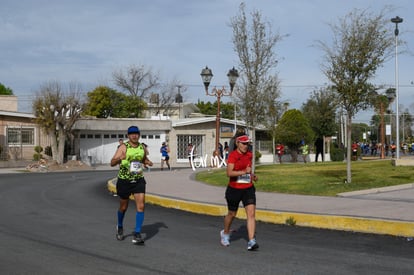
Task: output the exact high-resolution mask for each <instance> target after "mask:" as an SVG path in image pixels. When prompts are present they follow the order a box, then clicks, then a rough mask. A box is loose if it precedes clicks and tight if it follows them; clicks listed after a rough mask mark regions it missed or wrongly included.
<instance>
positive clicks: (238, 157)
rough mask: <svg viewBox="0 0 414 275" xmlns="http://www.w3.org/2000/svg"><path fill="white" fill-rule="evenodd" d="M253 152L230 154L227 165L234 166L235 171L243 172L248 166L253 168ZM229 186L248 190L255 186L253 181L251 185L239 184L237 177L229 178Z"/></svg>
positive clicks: (235, 151) (234, 152)
mask: <svg viewBox="0 0 414 275" xmlns="http://www.w3.org/2000/svg"><path fill="white" fill-rule="evenodd" d="M252 157H253V154H252V152H250V151H248V152H247V153H245V154H241V153H239V151H237V150H234V151H232V152H231V153H230V154H229V158H228V161H227V163H233V164H234V171H243V170H245V169H246V167H248V166H252ZM229 186H230V187H233V188H236V189H246V188H249V187H251V186H253V183H252V181H250V183H239V182H237V177H230V178H229Z"/></svg>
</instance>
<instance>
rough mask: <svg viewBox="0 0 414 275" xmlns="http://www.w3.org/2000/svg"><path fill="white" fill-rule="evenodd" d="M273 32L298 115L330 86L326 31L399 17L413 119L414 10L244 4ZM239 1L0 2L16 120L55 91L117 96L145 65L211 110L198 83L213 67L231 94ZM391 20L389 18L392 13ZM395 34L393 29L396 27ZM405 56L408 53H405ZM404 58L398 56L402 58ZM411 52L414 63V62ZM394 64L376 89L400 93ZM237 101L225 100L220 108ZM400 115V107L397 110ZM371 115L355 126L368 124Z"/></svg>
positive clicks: (2, 77)
mask: <svg viewBox="0 0 414 275" xmlns="http://www.w3.org/2000/svg"><path fill="white" fill-rule="evenodd" d="M244 2H245V4H246V11H247V13H248V14H249V13H250V12H251V11H252V10H257V11H259V12H260V13H261V14H262V17H263V20H264V21H267V22H269V23H270V26H271V30H272V32H274V33H279V34H280V35H283V36H285V37H284V38H283V40H282V41H280V42H279V43H278V44H277V45H276V47H275V53H276V55H277V57H278V58H279V60H280V62H279V63H278V66H277V68H276V71H277V72H278V75H279V79H280V81H281V92H282V100H284V101H287V102H289V104H290V108H297V109H299V108H300V107H301V106H302V104H303V103H304V102H305V101H306V100H307V99H308V98H309V96H310V95H311V94H312V92H313V91H314V90H315V89H317V88H319V87H322V86H324V85H327V84H329V83H328V81H327V79H326V77H325V76H324V75H323V73H322V71H321V64H322V62H323V55H324V53H323V52H322V50H321V49H320V48H318V47H315V45H316V42H317V41H323V42H326V43H328V44H329V43H330V42H331V41H332V38H333V34H332V30H331V29H330V27H329V25H328V24H329V23H334V24H335V23H338V20H339V18H342V17H344V16H346V15H347V14H348V13H349V12H351V11H352V10H354V9H359V10H364V9H368V10H369V11H372V12H378V11H380V10H381V9H383V8H384V7H385V6H386V5H389V3H390V2H393V3H392V5H393V7H392V8H393V9H392V10H391V11H390V13H389V17H390V19H391V18H392V17H395V16H397V15H398V16H400V17H402V18H403V19H404V22H403V23H401V24H400V25H399V30H400V34H399V38H400V39H401V40H403V41H405V45H404V49H401V50H404V51H405V52H404V53H401V54H399V55H398V74H397V75H398V78H399V89H398V91H399V102H400V110H405V109H407V108H408V110H409V111H410V112H411V113H414V84H413V83H414V82H413V81H414V75H412V74H411V69H412V66H413V65H414V56H413V54H412V53H413V52H414V32H413V28H414V27H412V26H413V24H412V23H411V22H410V17H412V16H409V14H411V13H412V11H413V10H414V2H413V1H411V0H396V1H385V0H347V1H343V0H290V1H274V0H246V1H244ZM240 3H241V1H235V0H209V1H201V0H151V1H148V0H86V1H85V0H55V1H50V0H18V1H16V0H0V4H1V5H0V6H1V8H0V83H2V84H3V85H5V86H6V87H9V88H11V89H12V90H13V91H14V94H15V95H17V96H18V100H19V104H18V106H19V111H21V112H31V101H32V100H33V99H34V98H35V95H36V92H37V91H39V90H40V87H41V86H42V85H44V84H45V83H47V82H49V81H58V82H60V83H62V84H63V86H64V85H65V84H69V83H78V84H80V85H81V86H82V89H83V91H84V92H85V94H86V93H87V92H88V91H91V90H93V89H94V88H95V87H96V86H98V85H108V86H110V87H115V86H114V84H113V81H112V73H113V72H114V71H118V70H122V69H126V68H127V67H129V66H131V65H144V66H145V67H147V68H151V69H152V70H153V71H154V72H156V73H158V74H159V76H160V78H161V79H162V81H163V82H164V83H167V82H169V81H171V80H173V79H177V80H178V81H180V82H181V83H182V84H183V85H184V86H185V87H186V88H185V89H186V91H185V93H184V95H183V96H184V101H185V102H194V103H196V102H197V101H198V100H204V101H211V102H214V101H215V100H216V99H215V98H214V97H211V96H210V97H208V96H205V92H204V88H203V84H202V81H201V77H200V72H201V69H202V68H204V67H205V66H208V67H209V68H211V69H212V70H213V74H214V77H213V79H212V82H211V85H212V86H211V87H214V86H217V87H221V86H223V85H227V82H228V80H227V76H226V74H227V72H228V70H229V69H231V68H232V67H233V66H235V67H236V68H237V65H238V64H239V62H238V57H237V55H236V53H235V52H234V50H233V44H232V42H231V38H232V30H231V28H230V27H229V22H230V20H231V18H232V17H234V16H236V15H237V14H238V12H239V5H240ZM387 14H388V13H387ZM249 18H250V17H249ZM389 28H390V30H391V31H394V28H395V25H394V24H392V23H391V22H390V24H389ZM400 48H401V47H400ZM400 48H398V49H400ZM410 52H411V53H410ZM396 71H397V70H396V66H395V58H392V59H390V60H388V61H387V62H386V63H385V64H384V66H383V67H382V68H380V69H379V70H378V72H377V75H376V77H375V79H374V80H373V82H374V83H376V84H378V85H385V86H387V85H388V86H389V87H394V85H395V83H396V81H395V76H396ZM228 100H231V99H230V98H228V99H227V98H224V97H223V101H228ZM393 109H394V110H395V107H394V108H393ZM372 114H373V111H372V110H370V111H367V112H361V113H359V114H358V115H357V116H356V117H355V118H354V122H369V119H370V117H371V116H372Z"/></svg>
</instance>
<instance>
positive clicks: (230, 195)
mask: <svg viewBox="0 0 414 275" xmlns="http://www.w3.org/2000/svg"><path fill="white" fill-rule="evenodd" d="M226 201H227V208H228V209H229V210H230V211H237V209H239V204H240V202H243V206H244V207H246V206H247V205H249V204H254V205H256V188H255V187H254V186H252V187H249V188H246V189H236V188H233V187H230V186H227V189H226Z"/></svg>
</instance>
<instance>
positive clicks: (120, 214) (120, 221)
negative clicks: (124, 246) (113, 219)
mask: <svg viewBox="0 0 414 275" xmlns="http://www.w3.org/2000/svg"><path fill="white" fill-rule="evenodd" d="M124 216H125V212H121V211H119V210H118V227H123V224H124Z"/></svg>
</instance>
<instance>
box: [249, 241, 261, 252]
mask: <svg viewBox="0 0 414 275" xmlns="http://www.w3.org/2000/svg"><path fill="white" fill-rule="evenodd" d="M258 248H259V245H258V244H257V242H256V239H251V240H250V241H249V242H248V243H247V250H249V251H253V250H256V249H258Z"/></svg>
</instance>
